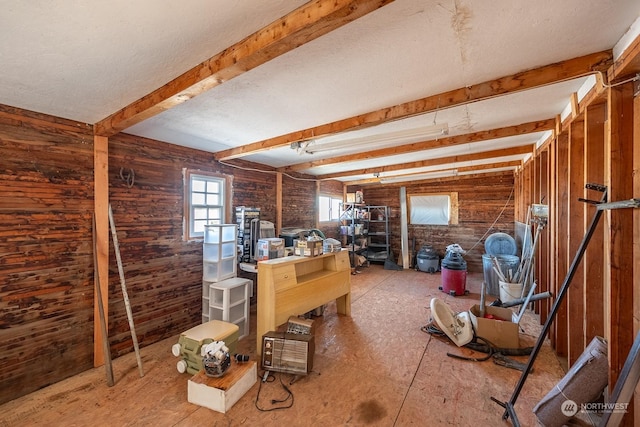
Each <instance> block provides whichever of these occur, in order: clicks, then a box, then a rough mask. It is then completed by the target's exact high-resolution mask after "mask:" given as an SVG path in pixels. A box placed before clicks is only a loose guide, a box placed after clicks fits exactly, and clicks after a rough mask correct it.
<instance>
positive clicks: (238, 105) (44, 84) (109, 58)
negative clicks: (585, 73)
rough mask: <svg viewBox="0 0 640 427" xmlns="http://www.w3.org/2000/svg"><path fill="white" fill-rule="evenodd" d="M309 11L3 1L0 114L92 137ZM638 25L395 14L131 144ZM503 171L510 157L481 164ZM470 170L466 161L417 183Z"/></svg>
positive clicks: (254, 132)
mask: <svg viewBox="0 0 640 427" xmlns="http://www.w3.org/2000/svg"><path fill="white" fill-rule="evenodd" d="M303 4H305V2H304V1H301V0H269V1H264V0H241V1H237V0H183V1H180V2H177V1H169V0H136V1H130V0H108V1H107V0H92V1H84V0H30V1H14V0H0V10H2V12H1V13H0V103H2V104H6V105H10V106H15V107H20V108H25V109H28V110H33V111H37V112H41V113H47V114H51V115H54V116H59V117H64V118H68V119H73V120H77V121H81V122H86V123H89V124H94V123H97V122H99V121H101V120H102V119H104V118H106V117H108V116H109V115H111V114H112V113H114V112H116V111H118V110H119V109H121V108H123V107H125V106H127V105H129V104H130V103H132V102H134V101H135V100H137V99H139V98H141V97H143V96H144V95H146V94H148V93H150V92H152V91H153V90H155V89H157V88H159V87H161V86H163V85H164V84H166V83H167V82H169V81H171V80H172V79H174V78H176V77H178V76H179V75H181V74H182V73H184V72H185V71H187V70H189V69H191V68H193V67H195V66H196V65H198V64H199V63H200V62H202V61H205V60H206V59H208V58H210V57H212V56H214V55H215V54H217V53H219V52H221V51H222V50H224V49H225V48H227V47H229V46H232V45H233V44H234V43H237V42H239V41H241V40H242V39H244V38H245V37H247V36H248V35H250V34H252V33H254V32H255V31H257V30H259V29H260V28H262V27H265V26H267V25H268V24H270V23H271V22H273V21H275V20H276V19H278V18H279V17H281V16H283V15H286V14H287V13H289V12H291V11H293V10H294V9H296V8H298V7H300V6H301V5H303ZM639 16H640V2H638V1H637V0H563V1H556V0H539V1H535V2H531V1H528V2H525V1H514V0H496V1H491V2H487V1H481V0H443V1H426V0H395V1H394V2H392V3H390V4H388V5H386V6H383V7H382V8H380V9H378V10H376V11H374V12H371V13H369V14H366V15H365V16H363V17H361V18H359V19H357V20H355V21H354V22H351V23H349V24H346V25H344V26H342V27H340V28H338V29H336V30H334V31H332V32H330V33H328V34H326V35H324V36H321V37H319V38H317V39H315V40H312V41H310V42H308V43H306V44H303V45H302V46H300V47H298V48H297V49H294V50H292V51H289V52H287V53H285V54H284V55H281V56H279V57H277V58H275V59H273V60H271V61H269V62H267V63H265V64H263V65H260V66H258V67H257V68H254V69H252V70H250V71H248V72H246V73H243V74H241V75H239V76H238V77H236V78H233V79H231V80H228V81H226V82H224V83H223V84H220V85H218V86H216V87H215V88H213V89H211V90H209V91H208V92H205V93H203V94H201V95H199V96H197V97H195V98H193V99H191V100H189V101H187V102H184V103H182V104H180V105H177V106H175V107H173V108H171V109H169V110H167V111H165V112H162V113H160V114H158V115H155V116H153V117H151V118H149V119H147V120H145V121H142V122H140V123H138V124H136V125H133V126H132V127H130V128H128V129H126V130H125V132H127V133H131V134H134V135H139V136H144V137H148V138H153V139H158V140H161V141H165V142H169V143H173V144H178V145H184V146H189V147H193V148H197V149H201V150H205V151H210V152H217V151H221V150H225V149H229V148H234V147H239V146H242V145H246V144H250V143H255V142H258V141H263V140H266V139H269V138H274V137H277V136H280V135H285V134H289V133H292V132H295V131H300V130H304V129H309V128H313V127H316V126H319V125H323V124H327V123H331V122H334V121H337V120H341V119H346V118H350V117H354V116H357V115H360V114H364V113H368V112H373V111H376V110H380V109H383V108H385V107H391V106H394V105H397V104H401V103H405V102H409V101H413V100H418V99H421V98H424V97H428V96H432V95H435V94H439V93H443V92H446V91H450V90H454V89H457V88H463V87H466V86H470V85H473V84H478V83H481V82H485V81H489V80H493V79H497V78H500V77H503V76H509V75H513V74H515V73H518V72H521V71H524V70H528V69H533V68H537V67H541V66H545V65H548V64H552V63H555V62H559V61H564V60H568V59H571V58H575V57H578V56H582V55H586V54H591V53H595V52H599V51H603V50H608V49H612V48H613V47H614V46H615V45H616V43H618V41H619V40H620V39H621V38H622V37H623V36H624V35H625V33H627V32H628V31H629V28H630V26H631V25H632V24H633V23H634V21H636V20H637V18H638V17H639ZM586 81H587V78H586V77H582V78H579V79H575V80H572V81H566V82H560V83H558V84H555V85H551V86H546V87H541V88H537V89H532V90H527V91H522V92H517V93H514V94H510V95H506V96H501V97H497V98H492V99H490V100H486V101H479V102H475V103H471V104H467V105H464V106H460V107H454V108H448V109H439V110H438V111H437V114H434V113H429V114H424V115H421V116H416V117H412V118H408V119H403V120H398V121H395V122H391V123H387V124H383V125H379V126H375V127H371V128H367V129H364V130H360V131H357V132H350V133H348V134H345V135H344V136H335V137H333V139H334V140H335V139H339V138H342V137H343V138H345V139H349V140H351V139H353V138H356V137H361V136H373V135H375V134H378V133H385V134H386V133H388V132H390V131H401V130H403V129H412V128H418V127H422V126H425V125H429V124H431V123H433V122H434V121H436V122H437V123H448V124H449V127H450V133H449V136H454V135H462V134H469V133H473V132H478V131H483V130H491V129H495V128H500V127H506V126H514V125H518V124H521V123H526V122H532V121H537V120H544V119H551V118H554V117H556V116H557V115H559V114H561V113H562V111H563V110H564V108H565V107H566V105H567V104H568V103H569V100H570V96H571V94H572V93H573V92H576V91H578V90H579V89H580V87H581V86H583V85H584V84H585V82H586ZM544 135H545V134H544V133H543V132H536V133H531V134H528V135H520V136H517V137H509V138H502V139H500V140H489V141H484V142H475V143H470V144H464V145H457V146H452V147H445V148H437V149H433V150H423V151H417V152H413V153H410V154H401V155H395V156H392V157H386V158H377V159H367V160H358V161H354V162H341V163H334V164H331V165H327V166H322V167H314V168H310V169H304V170H302V172H305V173H308V174H311V175H325V174H333V173H340V174H343V175H346V171H349V170H360V169H363V168H369V169H371V168H375V167H380V166H384V165H395V164H403V163H407V162H415V161H417V160H423V159H433V158H438V157H447V156H452V155H456V154H466V153H474V152H480V151H487V150H495V149H498V148H508V147H513V146H519V145H527V144H532V143H536V142H537V141H539V140H540V139H541V138H543V137H544ZM424 139H425V138H421V139H420V138H418V139H414V140H412V141H398V142H395V143H394V145H398V144H400V143H407V142H416V141H421V140H424ZM427 139H432V138H427ZM318 143H321V141H318ZM370 148H373V147H365V148H362V147H359V148H352V149H348V148H347V149H345V150H336V151H329V152H323V153H317V154H313V155H310V154H299V153H298V152H297V151H296V150H293V149H291V148H290V147H289V146H285V147H282V148H275V149H272V150H269V151H261V152H259V153H255V154H249V155H246V156H244V157H243V159H244V160H249V161H253V162H257V163H260V164H263V165H267V166H271V167H276V168H281V167H286V166H289V165H293V164H297V163H303V162H308V161H311V160H317V159H323V158H330V157H335V156H337V155H341V156H342V155H345V154H354V153H357V152H362V151H366V150H368V149H370ZM376 148H377V147H376ZM512 157H513V156H512ZM512 157H509V159H512ZM515 158H516V159H522V158H524V155H518V156H515ZM497 161H505V159H503V158H496V159H493V160H483V161H476V162H475V163H476V164H481V163H483V162H484V163H493V162H497ZM472 163H473V162H472ZM464 165H468V162H467V163H464V164H462V163H455V162H454V163H451V164H447V165H441V166H438V167H436V168H434V167H427V168H418V169H416V170H418V171H422V170H441V169H443V168H457V167H462V166H464ZM407 172H408V171H395V172H394V173H388V174H387V173H385V174H387V175H397V174H401V173H407ZM385 174H382V175H383V176H384V175H385ZM370 177H371V175H370V174H368V173H367V174H355V175H353V176H344V177H341V178H340V179H342V180H352V179H364V178H370Z"/></svg>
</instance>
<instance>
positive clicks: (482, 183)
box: [349, 172, 514, 272]
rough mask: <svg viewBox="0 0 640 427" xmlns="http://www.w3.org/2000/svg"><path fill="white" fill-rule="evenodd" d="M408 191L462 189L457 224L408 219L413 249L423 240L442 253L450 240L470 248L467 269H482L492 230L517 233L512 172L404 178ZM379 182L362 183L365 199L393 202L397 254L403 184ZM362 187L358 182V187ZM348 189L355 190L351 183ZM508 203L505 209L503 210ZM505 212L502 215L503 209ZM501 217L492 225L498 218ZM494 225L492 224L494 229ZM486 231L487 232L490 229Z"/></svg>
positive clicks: (393, 244)
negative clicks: (424, 179)
mask: <svg viewBox="0 0 640 427" xmlns="http://www.w3.org/2000/svg"><path fill="white" fill-rule="evenodd" d="M403 185H404V186H405V187H406V190H407V195H411V194H424V193H445V192H446V193H449V192H451V191H457V192H458V203H459V212H458V215H459V216H458V221H459V223H458V224H457V225H450V226H435V225H433V226H429V225H409V248H410V250H411V249H412V248H411V244H412V242H413V241H414V239H415V247H414V248H413V249H414V251H413V252H414V253H416V252H417V251H418V250H419V249H420V247H422V246H423V245H427V244H428V245H432V246H433V247H434V248H435V249H436V250H437V251H438V252H439V253H440V255H441V256H444V254H445V252H446V248H447V246H448V245H450V244H453V243H458V244H459V245H460V246H462V248H463V249H465V250H467V251H469V252H468V254H466V255H465V260H466V261H467V270H468V271H470V272H482V255H483V254H484V252H485V251H484V240H485V239H486V237H487V236H489V235H491V234H492V233H497V232H504V233H508V234H510V235H512V236H513V233H514V197H513V195H512V191H513V186H514V178H513V173H512V172H504V173H495V174H485V175H478V176H475V175H468V176H460V177H457V178H456V179H451V178H449V179H439V180H432V181H424V182H422V181H417V182H408V183H405V184H403ZM401 186H402V185H392V184H386V185H380V186H377V185H376V186H366V187H364V199H365V200H366V201H367V203H368V204H370V205H386V206H389V207H390V208H391V213H390V221H391V222H390V229H391V248H392V250H393V253H394V255H395V257H396V258H397V256H398V255H399V254H400V253H401V252H400V245H401V242H400V237H401V234H400V187H401ZM358 189H360V187H358ZM349 191H350V192H352V191H355V190H354V189H349ZM503 208H504V212H503ZM501 213H502V215H500V214H501ZM496 219H497V222H496V224H495V225H494V226H493V228H491V225H492V224H493V222H494V221H496ZM490 228H491V229H490ZM487 232H488V234H486V236H485V233H487Z"/></svg>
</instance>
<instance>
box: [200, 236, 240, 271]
mask: <svg viewBox="0 0 640 427" xmlns="http://www.w3.org/2000/svg"><path fill="white" fill-rule="evenodd" d="M237 228H238V226H237V225H236V224H215V225H205V231H204V246H203V248H202V261H203V266H202V278H203V280H205V281H207V282H219V281H221V280H224V279H227V278H230V277H235V276H236V274H237V270H236V268H237V262H236V252H237V236H236V233H237Z"/></svg>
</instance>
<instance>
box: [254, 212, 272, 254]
mask: <svg viewBox="0 0 640 427" xmlns="http://www.w3.org/2000/svg"><path fill="white" fill-rule="evenodd" d="M270 237H276V227H275V225H274V224H273V223H272V222H271V221H263V220H260V219H258V218H254V219H252V220H251V261H256V260H257V255H258V247H257V243H258V240H260V239H268V238H270Z"/></svg>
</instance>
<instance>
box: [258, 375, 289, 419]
mask: <svg viewBox="0 0 640 427" xmlns="http://www.w3.org/2000/svg"><path fill="white" fill-rule="evenodd" d="M278 379H279V380H280V385H281V386H282V388H283V389H284V391H285V392H286V393H287V395H286V397H284V398H282V399H271V405H277V404H280V403H285V402H287V401H289V400H290V402H289V403H288V404H287V405H283V406H274V407H271V408H263V407H261V406H260V404H259V400H260V392H261V391H262V384H263V383H271V382H274V381H275V376H274V375H272V374H271V373H270V372H269V371H266V372H265V373H264V375H263V376H262V380H261V381H260V384H259V385H258V394H257V395H256V400H255V402H254V404H255V407H256V408H257V409H258V410H259V411H261V412H270V411H276V410H279V409H289V408H291V407H292V406H293V402H294V398H293V392H292V391H291V389H289V387H287V386H286V385H285V384H284V383H283V382H282V374H280V375H278Z"/></svg>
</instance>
